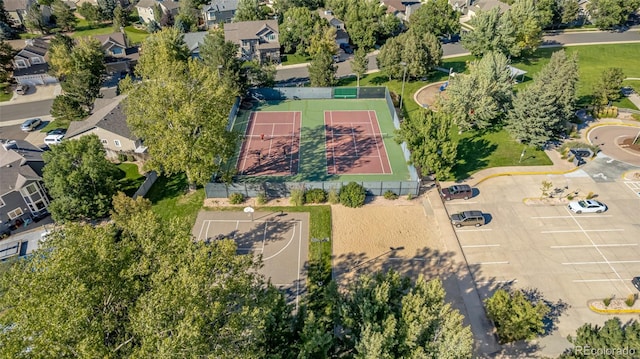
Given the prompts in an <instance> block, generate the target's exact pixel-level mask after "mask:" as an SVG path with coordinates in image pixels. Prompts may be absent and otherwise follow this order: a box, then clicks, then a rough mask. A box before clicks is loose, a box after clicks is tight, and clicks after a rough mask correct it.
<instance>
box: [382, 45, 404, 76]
mask: <svg viewBox="0 0 640 359" xmlns="http://www.w3.org/2000/svg"><path fill="white" fill-rule="evenodd" d="M402 49H403V43H402V41H401V38H400V36H398V37H392V38H390V39H388V40H387V42H385V44H384V45H382V47H381V48H380V52H379V53H378V56H377V57H376V62H377V64H378V68H379V69H380V70H382V71H384V72H385V73H386V74H387V76H389V79H402V76H403V72H404V67H403V66H402Z"/></svg>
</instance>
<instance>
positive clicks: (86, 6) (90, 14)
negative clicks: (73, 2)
mask: <svg viewBox="0 0 640 359" xmlns="http://www.w3.org/2000/svg"><path fill="white" fill-rule="evenodd" d="M78 13H79V14H80V15H82V17H84V18H85V20H87V21H88V22H89V25H90V26H96V25H97V24H98V22H100V19H101V18H102V14H101V12H100V8H99V7H98V6H95V5H91V3H90V2H83V3H82V4H80V6H78Z"/></svg>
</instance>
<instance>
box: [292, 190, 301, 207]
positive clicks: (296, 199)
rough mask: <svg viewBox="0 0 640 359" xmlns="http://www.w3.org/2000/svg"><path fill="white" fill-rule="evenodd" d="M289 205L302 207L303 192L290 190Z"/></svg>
mask: <svg viewBox="0 0 640 359" xmlns="http://www.w3.org/2000/svg"><path fill="white" fill-rule="evenodd" d="M290 201H291V204H292V205H294V206H302V205H304V190H303V189H292V190H291V198H290Z"/></svg>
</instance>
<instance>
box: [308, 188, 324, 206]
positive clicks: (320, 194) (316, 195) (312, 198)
mask: <svg viewBox="0 0 640 359" xmlns="http://www.w3.org/2000/svg"><path fill="white" fill-rule="evenodd" d="M326 200H327V192H325V191H324V190H323V189H321V188H314V189H310V190H308V191H307V192H305V194H304V202H305V203H324V202H325V201H326Z"/></svg>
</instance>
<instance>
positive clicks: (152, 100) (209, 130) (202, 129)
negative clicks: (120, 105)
mask: <svg viewBox="0 0 640 359" xmlns="http://www.w3.org/2000/svg"><path fill="white" fill-rule="evenodd" d="M144 48H145V51H144V53H143V54H142V55H141V56H140V60H139V61H138V65H137V66H136V72H137V74H138V76H140V77H141V78H142V81H141V82H139V83H136V84H135V85H134V84H132V83H131V82H130V81H125V82H123V85H122V89H123V90H124V92H126V93H127V94H128V97H127V99H126V106H125V113H126V114H127V123H128V125H129V128H131V130H132V131H133V133H135V134H136V135H137V136H138V137H140V138H144V139H145V145H146V146H147V147H148V148H149V154H150V156H151V160H150V161H149V167H150V168H152V169H156V170H158V171H161V172H164V173H167V174H174V173H179V172H184V173H185V174H186V175H187V178H188V180H189V183H190V184H191V186H192V187H193V186H194V185H195V184H200V185H203V184H205V183H207V182H208V181H209V180H210V179H211V176H212V174H213V173H214V172H215V171H216V170H218V169H219V167H220V162H221V161H222V162H224V161H225V160H227V159H229V158H230V157H231V156H232V155H233V151H234V149H235V144H236V139H237V135H236V134H235V133H232V132H228V131H227V130H226V126H227V122H228V115H229V111H230V110H231V106H232V103H233V100H234V96H233V94H234V92H233V90H232V89H230V88H229V87H227V86H226V85H225V83H224V82H223V81H221V79H220V77H219V75H218V74H217V73H216V72H214V71H211V70H210V69H209V67H208V66H206V65H205V64H204V63H203V62H201V61H198V60H188V59H190V56H189V50H188V49H187V47H186V45H185V43H184V41H183V40H182V35H181V34H180V33H179V32H178V31H177V30H176V29H163V30H162V31H160V32H158V33H156V34H155V35H153V36H149V37H148V38H147V39H146V40H145V43H144Z"/></svg>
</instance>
